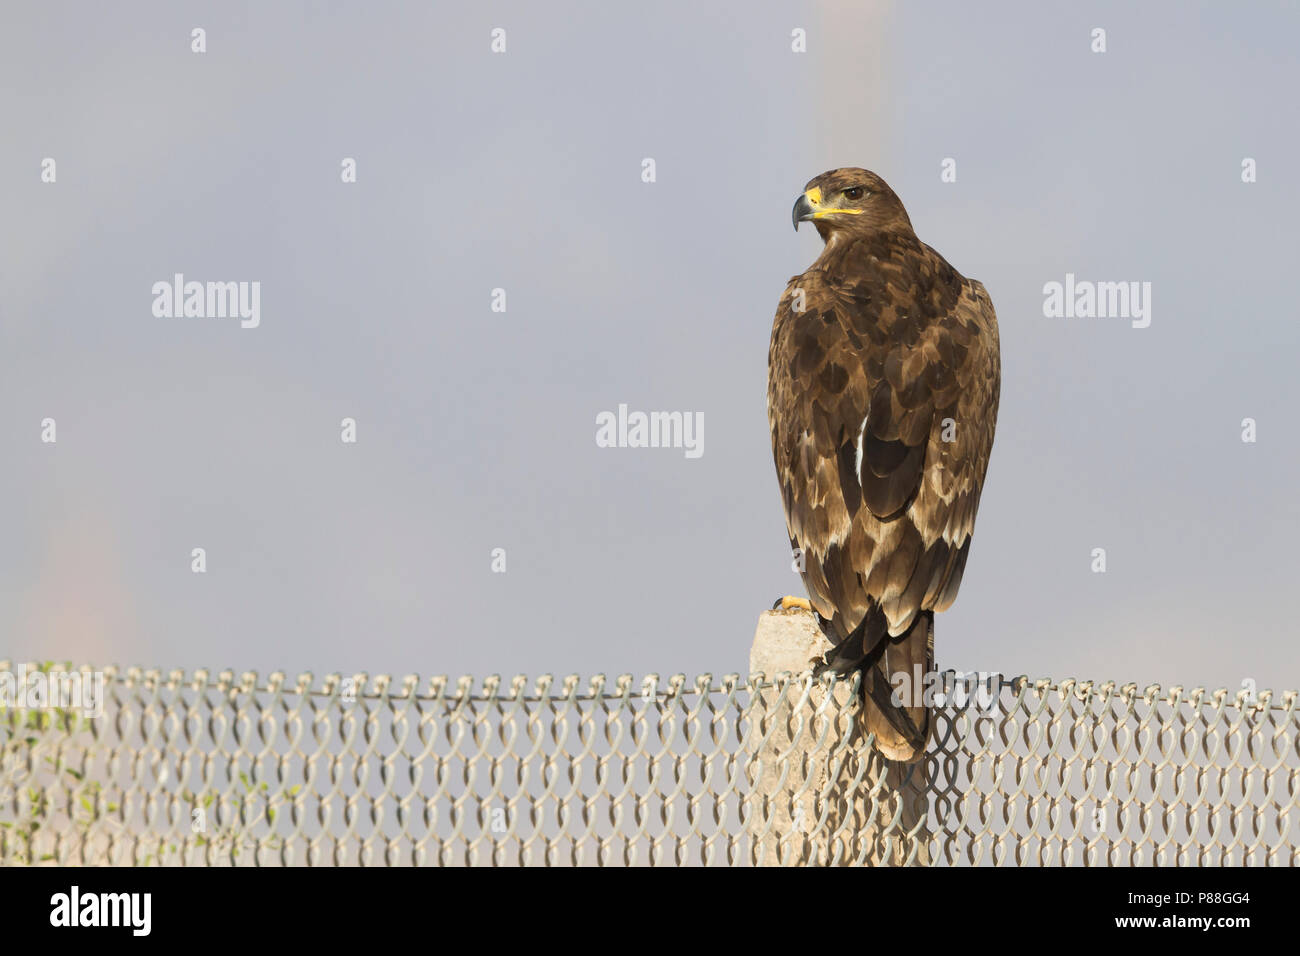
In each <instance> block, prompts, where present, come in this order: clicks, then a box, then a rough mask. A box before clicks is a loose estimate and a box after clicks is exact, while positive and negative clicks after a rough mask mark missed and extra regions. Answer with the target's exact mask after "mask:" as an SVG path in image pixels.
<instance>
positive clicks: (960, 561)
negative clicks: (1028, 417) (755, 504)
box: [767, 168, 1001, 761]
mask: <svg viewBox="0 0 1300 956" xmlns="http://www.w3.org/2000/svg"><path fill="white" fill-rule="evenodd" d="M793 218H794V225H795V229H798V228H799V223H801V222H811V223H812V224H813V226H814V227H815V228H816V229H817V231H818V233H820V234H821V237H822V239H823V240H824V241H825V247H824V248H823V249H822V252H821V255H820V256H819V257H818V258H817V261H816V262H814V263H813V264H812V266H810V267H809V268H808V270H807V271H806V272H805V273H804V274H803V275H800V276H796V277H795V278H793V279H791V280H790V282H789V284H788V285H787V286H786V289H785V292H784V294H783V295H782V296H781V302H780V304H779V306H778V307H777V311H776V319H775V321H774V323H773V326H772V341H771V346H770V350H769V353H768V391H767V413H768V423H769V425H770V427H771V431H772V453H773V456H774V458H775V460H776V473H777V478H778V479H779V481H780V485H781V496H782V500H783V502H784V504H785V516H786V526H787V529H788V531H789V536H790V544H791V547H792V548H795V549H798V553H799V554H800V555H801V560H802V567H803V570H802V576H803V580H804V585H805V586H806V587H807V590H808V600H807V601H804V600H803V599H801V598H785V599H784V600H783V602H778V603H779V604H783V606H785V607H791V606H801V607H808V606H809V605H811V608H810V609H811V610H812V611H814V612H815V613H816V614H817V617H818V620H819V623H820V624H821V627H822V630H823V632H824V633H825V634H826V635H827V637H828V638H829V640H830V641H831V643H832V644H834V649H833V650H832V651H831V652H830V653H829V654H828V655H827V657H826V660H825V661H824V662H823V663H822V665H821V667H819V670H822V669H830V670H833V671H834V672H835V673H837V674H840V675H851V674H852V673H853V672H854V671H855V670H861V671H862V672H863V673H862V687H863V694H864V698H865V699H864V719H865V727H866V729H867V731H868V732H873V733H875V734H876V741H877V744H878V746H879V747H880V749H881V751H882V753H883V754H884V755H885V756H886V757H888V758H890V759H892V760H902V761H913V760H916V759H917V758H919V757H920V756H921V755H922V754H923V753H924V751H925V747H926V743H927V741H928V739H929V735H930V733H931V729H932V728H931V717H930V713H929V710H928V709H927V708H926V707H925V706H924V703H923V702H921V701H919V700H918V699H916V698H912V699H908V700H906V701H904V706H901V707H900V706H896V705H895V703H894V702H893V701H891V694H892V693H893V690H894V684H895V681H896V679H897V676H898V675H899V674H902V673H906V674H907V675H908V681H907V682H903V681H898V686H900V687H901V686H912V687H914V689H915V692H916V693H919V692H920V688H919V687H916V686H915V683H914V682H915V680H916V678H918V677H921V676H923V675H924V674H929V673H931V672H932V671H933V669H934V612H935V611H943V610H946V609H947V608H948V606H949V605H951V604H952V602H953V599H954V598H955V597H956V596H957V588H958V586H959V585H960V584H961V578H962V571H963V570H964V568H965V566H966V558H967V555H968V554H969V551H970V542H971V534H972V532H973V531H974V529H975V511H976V508H977V507H978V505H979V499H980V492H981V490H982V489H983V486H984V475H985V471H986V470H987V468H988V463H989V453H990V451H991V449H992V447H993V430H994V425H995V423H996V421H997V413H998V393H999V385H1000V380H1001V362H1000V359H999V354H998V327H997V319H996V317H995V316H994V313H993V303H992V302H991V301H990V300H989V295H988V293H987V292H986V291H985V290H984V286H983V285H981V284H980V283H979V282H976V281H974V280H973V279H967V278H965V277H964V276H962V275H961V274H960V273H959V272H958V271H957V270H956V269H954V268H953V267H952V266H950V265H949V264H948V263H947V262H946V261H945V260H944V258H943V257H942V256H940V255H939V253H937V252H935V251H934V250H933V249H931V248H930V247H929V246H927V245H926V244H925V243H923V242H921V241H920V240H919V239H918V238H917V237H916V233H915V232H913V231H912V223H911V221H910V220H909V219H908V216H907V212H906V211H905V210H904V209H903V204H902V202H901V201H900V200H899V198H898V196H897V195H895V194H894V191H893V190H892V189H890V188H889V186H888V185H886V183H885V182H884V180H882V179H881V178H880V177H879V176H877V175H876V174H874V173H872V172H869V171H867V170H865V169H854V168H846V169H836V170H832V171H831V172H827V173H823V174H822V175H820V176H818V177H817V178H816V179H814V180H812V181H811V182H809V183H808V185H807V186H806V187H805V188H804V191H803V193H802V194H801V195H800V196H799V198H798V200H797V201H796V202H795V205H794V215H793ZM918 704H919V706H918Z"/></svg>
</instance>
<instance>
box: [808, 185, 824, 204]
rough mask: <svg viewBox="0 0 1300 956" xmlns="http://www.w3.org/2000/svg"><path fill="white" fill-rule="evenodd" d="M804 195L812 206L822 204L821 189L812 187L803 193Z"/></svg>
mask: <svg viewBox="0 0 1300 956" xmlns="http://www.w3.org/2000/svg"><path fill="white" fill-rule="evenodd" d="M804 195H805V196H807V197H808V201H809V202H810V203H812V204H813V205H814V206H820V205H821V204H822V191H821V187H819V186H814V187H813V188H812V189H810V190H808V191H807V192H806V193H804Z"/></svg>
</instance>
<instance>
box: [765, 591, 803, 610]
mask: <svg viewBox="0 0 1300 956" xmlns="http://www.w3.org/2000/svg"><path fill="white" fill-rule="evenodd" d="M793 607H797V608H803V610H805V611H811V610H812V603H811V602H810V601H809V600H808V599H807V598H801V597H793V596H791V595H789V594H787V595H786V596H785V597H783V598H777V599H776V602H775V603H774V604H773V605H772V610H773V611H776V610H781V611H788V610H790V609H791V608H793Z"/></svg>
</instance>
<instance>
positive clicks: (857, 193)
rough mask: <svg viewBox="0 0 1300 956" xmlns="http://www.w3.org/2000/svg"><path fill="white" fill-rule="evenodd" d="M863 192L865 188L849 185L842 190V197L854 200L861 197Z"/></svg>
mask: <svg viewBox="0 0 1300 956" xmlns="http://www.w3.org/2000/svg"><path fill="white" fill-rule="evenodd" d="M864 192H866V190H865V189H863V188H862V187H861V186H850V187H849V188H848V189H846V190H844V198H845V199H848V200H850V201H852V202H856V201H857V200H859V199H861V198H862V194H863V193H864Z"/></svg>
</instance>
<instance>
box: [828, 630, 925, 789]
mask: <svg viewBox="0 0 1300 956" xmlns="http://www.w3.org/2000/svg"><path fill="white" fill-rule="evenodd" d="M886 628H887V625H886V623H885V616H884V613H883V612H882V611H880V609H879V608H878V607H877V606H873V607H872V609H871V611H870V612H869V613H868V614H867V615H866V617H864V618H863V620H862V623H861V624H859V625H858V627H857V628H855V629H854V631H853V633H852V634H850V635H849V636H848V637H847V638H846V639H845V640H843V641H841V642H840V643H839V644H837V645H836V646H835V648H834V649H833V650H832V651H831V652H830V654H828V655H827V660H826V669H828V670H834V671H836V672H837V673H840V674H851V673H852V672H853V671H855V670H860V671H862V698H863V700H862V706H863V721H864V723H863V726H864V727H865V728H866V732H867V733H871V734H875V735H876V746H877V747H879V748H880V751H881V753H883V754H884V755H885V756H886V757H888V758H889V759H890V760H898V761H902V762H905V763H912V762H914V761H916V760H919V759H921V757H922V756H924V754H925V748H926V745H927V744H928V743H929V739H930V731H931V723H932V721H931V714H930V710H929V708H928V707H926V705H925V700H924V691H925V678H926V675H927V674H929V673H931V672H932V671H933V670H934V612H933V611H922V612H920V613H919V614H918V615H917V616H916V620H915V621H913V622H912V626H911V627H910V628H908V629H907V630H906V631H905V632H903V633H902V634H900V635H898V636H897V637H890V636H889V633H888V631H887V629H886ZM899 674H905V675H906V676H907V679H906V680H905V681H902V682H899V683H900V687H899V689H900V690H902V691H905V692H910V697H911V700H909V701H906V702H905V703H904V705H903V706H902V707H899V706H897V705H896V704H895V703H894V701H893V694H894V684H895V683H896V680H895V678H896V675H899Z"/></svg>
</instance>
